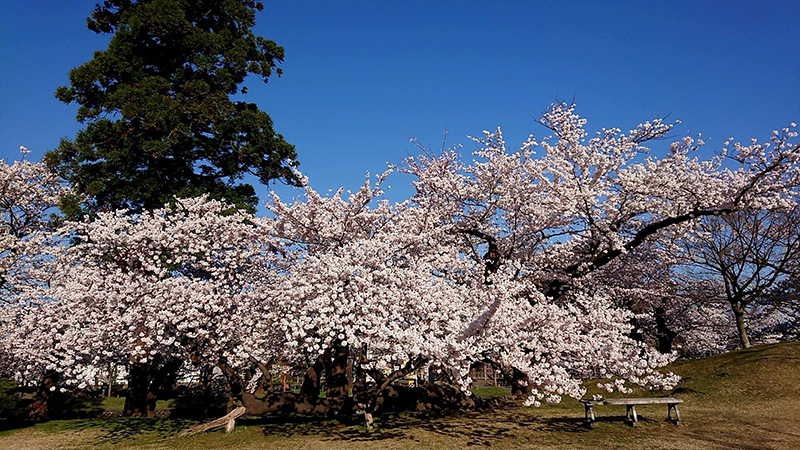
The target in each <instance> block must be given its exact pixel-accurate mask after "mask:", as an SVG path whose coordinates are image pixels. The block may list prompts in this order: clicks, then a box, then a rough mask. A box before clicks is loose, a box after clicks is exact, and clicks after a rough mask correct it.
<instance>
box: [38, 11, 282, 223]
mask: <svg viewBox="0 0 800 450" xmlns="http://www.w3.org/2000/svg"><path fill="white" fill-rule="evenodd" d="M262 8H263V6H262V4H261V3H260V2H257V1H253V0H138V1H135V0H106V1H104V2H103V4H102V5H97V6H96V7H95V9H94V11H93V12H92V14H91V16H90V17H89V18H87V23H88V27H89V29H90V30H92V31H94V32H96V33H113V36H112V37H111V40H110V42H109V45H108V48H107V49H106V50H105V51H97V52H95V53H94V57H93V58H92V59H91V60H90V61H88V62H86V63H85V64H83V65H81V66H79V67H77V68H75V69H72V70H71V71H70V72H69V81H70V86H62V87H59V88H58V89H57V90H56V97H57V98H58V99H59V100H61V101H63V102H65V103H71V102H76V103H77V104H78V105H80V106H79V108H78V113H77V119H78V120H79V121H80V122H82V123H85V124H86V126H85V128H84V129H83V130H81V131H79V132H78V133H77V135H76V136H75V139H74V140H72V141H70V140H66V139H65V140H62V141H61V142H60V144H59V146H58V147H57V148H56V149H54V150H51V151H50V152H48V153H47V154H46V155H45V161H46V162H47V163H48V164H49V165H50V166H51V167H54V168H55V169H56V170H57V171H58V172H59V173H60V174H61V175H62V176H63V177H64V178H65V179H67V180H69V181H70V182H71V183H72V184H73V185H74V186H75V187H76V188H77V189H78V191H79V192H81V193H83V194H87V195H88V197H89V205H88V206H89V209H91V210H104V209H118V208H128V209H131V210H133V211H141V210H150V209H153V208H156V207H159V206H161V205H163V204H164V203H166V202H169V201H170V200H171V199H172V198H173V196H179V197H186V196H195V195H199V194H203V193H206V194H209V195H210V196H212V197H213V198H217V199H223V198H224V199H226V200H227V201H228V202H231V203H234V204H236V205H238V206H240V207H245V208H248V209H253V208H254V206H255V205H256V204H257V198H256V195H255V190H254V189H253V187H252V186H251V185H249V184H247V183H244V182H243V179H242V177H243V176H244V175H245V174H253V175H255V176H256V177H258V179H259V180H260V181H261V182H262V183H264V184H267V183H269V182H270V181H272V180H282V181H284V182H287V183H290V184H297V179H296V178H295V177H294V175H293V173H292V170H291V167H292V166H295V165H296V164H297V162H296V161H295V156H296V155H295V152H294V146H292V145H290V144H289V143H287V142H286V141H285V140H284V139H283V137H282V136H281V135H280V134H277V133H276V132H275V131H274V130H273V128H272V120H271V119H270V117H269V115H268V114H267V113H265V112H263V111H261V110H259V109H258V107H257V106H256V105H255V104H253V103H246V102H242V101H234V100H231V98H230V97H231V96H232V95H234V94H237V93H245V92H246V88H245V87H244V86H243V82H244V80H245V77H247V76H248V74H253V75H255V76H258V77H260V78H261V79H262V80H263V81H264V82H266V81H267V80H268V79H269V77H270V76H271V75H272V74H273V73H276V74H278V75H280V74H281V71H280V69H279V68H277V64H278V63H280V62H282V61H283V55H284V53H283V48H282V47H279V46H278V45H277V44H275V42H273V41H271V40H268V39H264V38H262V37H260V36H256V35H254V34H253V32H252V31H251V28H252V27H253V25H254V23H255V13H256V11H260V10H261V9H262Z"/></svg>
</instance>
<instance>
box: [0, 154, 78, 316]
mask: <svg viewBox="0 0 800 450" xmlns="http://www.w3.org/2000/svg"><path fill="white" fill-rule="evenodd" d="M20 152H21V153H22V155H23V159H22V160H21V161H16V162H14V163H12V164H11V165H8V164H6V163H5V162H4V161H2V160H0V299H2V300H3V301H4V302H13V301H14V298H13V295H14V294H15V293H17V292H19V290H20V289H22V286H20V283H23V284H24V283H25V282H26V280H27V279H28V276H27V274H26V270H25V268H26V267H28V266H29V263H30V262H31V258H32V257H33V256H34V255H35V254H36V252H35V251H34V252H31V251H28V249H29V248H31V247H32V246H34V245H35V244H36V243H35V242H29V241H31V240H36V238H37V237H38V236H39V235H40V234H41V233H42V232H43V231H45V230H46V229H47V228H48V225H49V220H48V219H49V218H48V215H49V214H50V213H51V212H52V210H53V208H55V206H56V205H57V204H58V202H59V200H60V198H61V197H63V196H64V195H66V194H68V193H69V189H68V188H67V187H65V186H64V185H63V184H62V183H60V181H59V179H58V176H56V175H55V174H54V173H52V172H51V171H50V170H48V168H47V167H46V166H45V165H43V164H40V163H32V162H30V161H28V160H27V159H26V158H25V157H26V156H27V155H28V153H29V151H28V149H27V148H25V147H20Z"/></svg>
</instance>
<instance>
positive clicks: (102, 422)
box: [39, 417, 197, 444]
mask: <svg viewBox="0 0 800 450" xmlns="http://www.w3.org/2000/svg"><path fill="white" fill-rule="evenodd" d="M196 423H197V421H194V420H186V419H157V418H152V419H150V418H142V417H116V418H112V419H85V420H69V421H63V422H62V421H53V422H46V423H44V424H40V425H39V427H40V428H44V429H47V430H48V431H58V432H70V431H82V430H88V429H94V430H98V431H99V432H98V434H97V436H96V437H94V438H93V439H92V441H91V443H93V444H105V443H109V444H117V443H120V442H122V441H125V440H128V439H135V438H136V437H138V436H140V435H143V434H149V433H154V434H156V435H157V436H158V437H159V438H161V439H166V438H171V437H175V436H177V435H178V433H180V432H181V431H183V430H184V429H186V428H188V427H190V426H192V425H194V424H196Z"/></svg>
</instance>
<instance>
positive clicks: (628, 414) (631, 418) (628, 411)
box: [625, 405, 639, 426]
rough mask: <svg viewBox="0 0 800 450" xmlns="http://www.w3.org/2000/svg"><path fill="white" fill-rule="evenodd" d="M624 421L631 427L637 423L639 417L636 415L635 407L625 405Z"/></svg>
mask: <svg viewBox="0 0 800 450" xmlns="http://www.w3.org/2000/svg"><path fill="white" fill-rule="evenodd" d="M625 420H626V421H627V422H628V423H629V424H630V425H631V426H634V425H636V423H637V422H639V416H638V415H636V405H625Z"/></svg>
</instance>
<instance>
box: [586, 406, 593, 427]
mask: <svg viewBox="0 0 800 450" xmlns="http://www.w3.org/2000/svg"><path fill="white" fill-rule="evenodd" d="M583 416H584V418H585V419H586V425H588V426H590V427H591V426H592V425H593V424H594V421H595V419H594V409H592V405H583Z"/></svg>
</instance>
